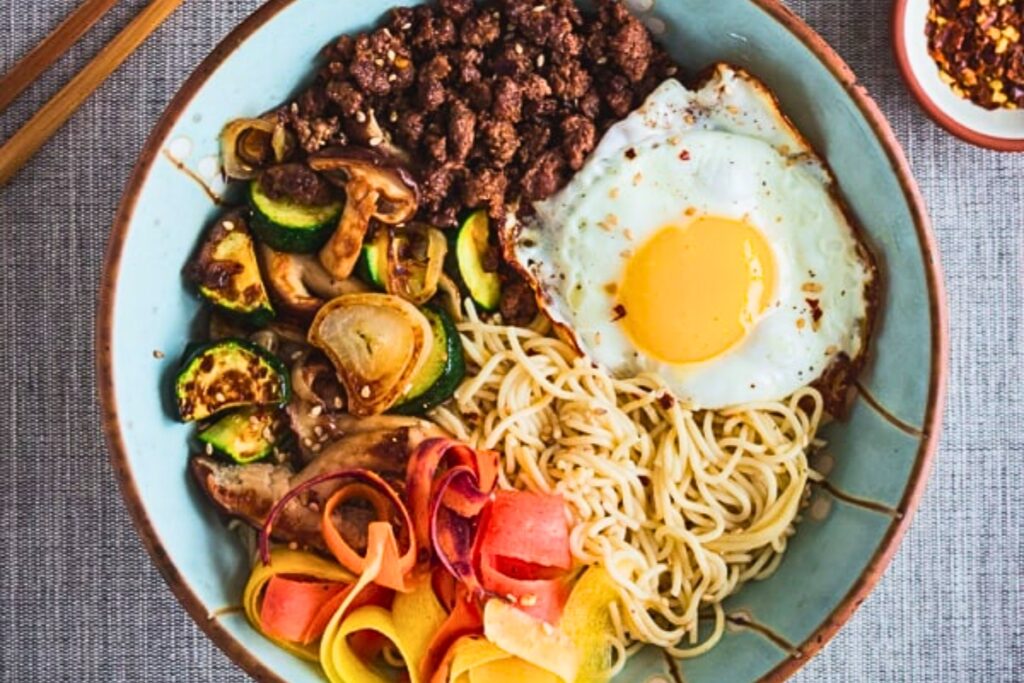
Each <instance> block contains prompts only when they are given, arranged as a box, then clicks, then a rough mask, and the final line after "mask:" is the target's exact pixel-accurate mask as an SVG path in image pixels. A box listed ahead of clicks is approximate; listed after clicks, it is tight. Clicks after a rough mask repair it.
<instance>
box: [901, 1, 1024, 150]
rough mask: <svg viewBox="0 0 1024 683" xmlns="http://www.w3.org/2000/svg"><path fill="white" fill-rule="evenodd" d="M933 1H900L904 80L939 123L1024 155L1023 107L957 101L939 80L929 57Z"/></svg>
mask: <svg viewBox="0 0 1024 683" xmlns="http://www.w3.org/2000/svg"><path fill="white" fill-rule="evenodd" d="M929 6H930V0H895V1H894V2H893V15H892V43H893V50H894V52H895V56H896V63H897V64H898V65H899V68H900V72H901V73H902V74H903V79H904V80H905V81H906V83H907V87H908V88H909V89H910V92H911V93H912V94H913V95H914V97H915V98H916V99H917V101H918V103H920V105H921V107H922V108H923V109H924V110H925V112H926V113H927V114H928V116H930V117H931V118H932V119H933V120H934V121H935V122H936V123H938V124H939V125H940V126H942V127H943V128H945V129H946V130H947V131H949V132H950V133H952V134H953V135H955V136H957V137H959V138H961V139H962V140H965V141H967V142H969V143H971V144H973V145H977V146H979V147H985V148H988V149H993V150H997V151H1002V152H1024V109H1017V110H1008V109H996V110H989V109H985V108H984V107H981V106H979V105H977V104H974V103H973V102H971V101H970V100H967V99H963V98H960V97H958V96H957V95H956V94H955V93H954V92H953V90H952V88H950V86H949V85H948V84H946V83H944V82H943V81H942V79H941V78H940V77H939V67H938V66H937V65H936V63H935V60H933V59H932V57H931V55H930V54H928V38H927V36H926V35H925V28H926V27H927V25H928V10H929Z"/></svg>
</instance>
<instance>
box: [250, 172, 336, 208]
mask: <svg viewBox="0 0 1024 683" xmlns="http://www.w3.org/2000/svg"><path fill="white" fill-rule="evenodd" d="M260 185H261V186H262V188H263V191H264V192H265V193H266V195H267V196H268V197H270V198H271V199H291V200H292V201H295V202H298V203H300V204H309V205H314V206H316V205H322V204H328V203H330V202H332V201H334V193H333V191H332V190H331V186H330V184H329V183H328V182H327V181H326V180H324V179H323V178H321V177H320V176H319V175H318V174H317V173H316V172H315V171H312V170H310V168H309V167H308V166H306V165H305V164H299V163H291V164H278V165H277V166H271V167H270V168H268V169H267V170H265V171H264V172H263V174H262V175H261V176H260Z"/></svg>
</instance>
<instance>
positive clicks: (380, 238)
mask: <svg viewBox="0 0 1024 683" xmlns="http://www.w3.org/2000/svg"><path fill="white" fill-rule="evenodd" d="M387 244H388V236H387V230H385V229H379V230H377V233H376V234H375V235H374V237H373V239H371V240H366V241H365V242H363V253H362V254H360V257H359V265H358V266H357V272H358V274H359V276H360V277H362V278H363V279H364V280H366V282H368V283H369V284H371V285H373V286H374V287H375V288H376V289H379V290H383V289H384V269H385V268H387V257H388V254H387Z"/></svg>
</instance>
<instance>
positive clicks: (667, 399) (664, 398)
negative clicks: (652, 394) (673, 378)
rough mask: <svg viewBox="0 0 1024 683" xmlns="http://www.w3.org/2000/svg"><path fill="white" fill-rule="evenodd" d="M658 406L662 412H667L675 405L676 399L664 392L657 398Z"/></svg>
mask: <svg viewBox="0 0 1024 683" xmlns="http://www.w3.org/2000/svg"><path fill="white" fill-rule="evenodd" d="M658 404H659V405H660V406H661V407H662V409H663V410H668V409H669V408H671V407H672V406H674V405H675V404H676V397H675V396H673V395H672V394H670V393H668V392H667V391H666V392H665V393H663V394H662V395H661V396H659V397H658Z"/></svg>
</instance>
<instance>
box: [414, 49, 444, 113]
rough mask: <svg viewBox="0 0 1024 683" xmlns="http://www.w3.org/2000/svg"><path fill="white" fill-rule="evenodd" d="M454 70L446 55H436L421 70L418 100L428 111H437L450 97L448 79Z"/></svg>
mask: <svg viewBox="0 0 1024 683" xmlns="http://www.w3.org/2000/svg"><path fill="white" fill-rule="evenodd" d="M451 72H452V65H451V62H449V61H448V57H447V56H445V55H435V56H434V57H433V58H432V59H431V60H430V61H429V62H427V64H426V66H424V67H423V69H421V70H420V74H419V89H418V90H417V91H416V98H417V102H418V104H419V106H420V107H422V108H423V109H424V110H425V111H426V112H427V113H429V112H432V111H435V110H437V109H439V108H440V107H441V105H442V104H444V101H445V99H447V97H448V87H447V85H446V84H445V81H446V79H447V78H448V76H449V75H450V74H451Z"/></svg>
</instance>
